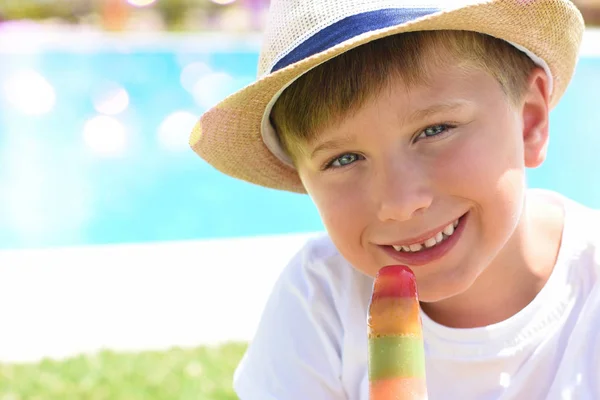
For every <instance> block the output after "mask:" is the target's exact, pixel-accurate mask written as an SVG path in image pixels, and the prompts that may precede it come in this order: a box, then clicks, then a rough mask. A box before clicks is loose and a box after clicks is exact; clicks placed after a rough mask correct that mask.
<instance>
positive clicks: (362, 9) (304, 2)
mask: <svg viewBox="0 0 600 400" xmlns="http://www.w3.org/2000/svg"><path fill="white" fill-rule="evenodd" d="M489 1H491V0H487V1H486V0H438V1H432V0H272V1H271V5H270V9H269V19H268V21H267V26H266V28H265V31H264V37H263V46H262V49H261V54H260V58H259V62H258V76H259V77H262V76H264V75H267V74H268V73H269V72H271V70H272V69H273V67H274V66H275V64H276V63H277V62H278V61H279V60H281V59H282V58H283V57H284V56H286V55H287V54H288V53H290V52H291V51H292V50H293V49H294V48H296V47H297V46H298V45H300V44H301V43H303V42H305V41H306V40H307V39H308V38H310V37H311V36H313V35H315V34H316V33H317V32H319V31H321V30H323V29H324V28H326V27H328V26H330V25H331V24H334V23H336V22H338V21H341V20H343V19H344V18H347V17H349V16H353V15H357V14H361V13H367V12H370V11H376V10H384V9H406V10H407V11H408V10H411V9H416V8H427V9H437V10H447V9H451V8H456V7H463V6H466V5H470V4H477V3H487V2H489Z"/></svg>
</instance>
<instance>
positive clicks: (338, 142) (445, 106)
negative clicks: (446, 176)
mask: <svg viewBox="0 0 600 400" xmlns="http://www.w3.org/2000/svg"><path fill="white" fill-rule="evenodd" d="M471 104H472V103H471V102H470V101H465V100H455V101H450V102H445V103H438V104H434V105H432V106H430V107H427V108H423V109H421V110H416V111H414V112H412V113H411V114H410V115H409V116H408V117H406V119H405V120H406V121H407V122H413V121H419V120H423V119H427V118H429V117H431V116H433V115H436V114H439V113H442V112H451V111H456V110H458V109H460V108H463V107H465V106H468V105H471ZM351 143H354V140H353V139H352V138H351V137H349V136H346V137H341V138H336V139H331V140H327V141H325V142H323V143H321V144H319V145H318V146H317V147H315V148H314V150H313V151H312V152H311V154H310V158H311V159H313V158H315V155H316V154H317V153H319V152H321V151H325V150H335V149H339V148H341V147H344V146H347V145H349V144H351Z"/></svg>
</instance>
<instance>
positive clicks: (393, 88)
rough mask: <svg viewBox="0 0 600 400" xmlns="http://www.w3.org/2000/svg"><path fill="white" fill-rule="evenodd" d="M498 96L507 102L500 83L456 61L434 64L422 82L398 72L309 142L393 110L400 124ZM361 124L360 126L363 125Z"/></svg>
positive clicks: (472, 105) (340, 132) (457, 109)
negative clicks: (455, 62) (406, 80)
mask: <svg viewBox="0 0 600 400" xmlns="http://www.w3.org/2000/svg"><path fill="white" fill-rule="evenodd" d="M498 96H502V97H503V99H504V100H506V102H507V103H508V98H507V97H506V96H505V94H504V92H503V90H502V87H501V85H500V83H499V82H498V81H497V80H496V79H495V78H494V77H493V76H491V75H490V74H489V73H487V72H486V71H484V70H483V69H480V68H476V67H466V66H462V65H460V64H451V65H447V66H445V67H444V66H442V65H434V66H432V67H431V69H430V70H429V71H428V74H427V76H426V79H425V80H424V81H423V82H416V83H411V84H408V83H407V82H405V80H403V79H402V77H400V76H395V77H390V80H389V82H388V83H387V84H386V85H385V86H384V87H383V88H382V89H381V90H379V91H378V92H375V93H373V95H371V96H370V97H369V98H368V99H367V100H366V101H365V102H364V103H363V104H362V105H360V106H359V107H358V108H357V109H356V110H353V111H351V112H348V113H346V114H344V115H342V116H340V118H339V119H337V121H336V122H334V123H332V124H328V125H327V126H324V127H323V129H321V130H319V132H318V133H317V134H316V135H315V137H314V140H312V141H311V143H309V144H315V143H318V142H321V141H322V140H323V139H324V138H326V137H328V136H329V135H332V134H333V135H339V134H344V135H346V134H348V133H349V132H352V131H354V130H355V129H354V127H356V123H357V121H361V120H362V121H363V122H364V123H367V124H368V123H369V121H372V120H373V119H375V118H376V119H379V118H382V117H384V116H383V115H382V114H383V113H388V112H393V113H394V114H395V115H396V117H397V120H398V122H399V123H400V124H415V123H417V124H418V123H420V122H423V121H426V120H428V119H429V118H431V117H433V116H434V115H437V114H440V113H444V114H449V113H452V112H455V111H456V112H458V111H459V110H460V109H463V108H465V107H474V106H480V107H485V106H487V105H489V104H490V101H491V99H492V97H495V98H497V97H498ZM363 128H364V127H363Z"/></svg>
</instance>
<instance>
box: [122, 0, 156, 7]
mask: <svg viewBox="0 0 600 400" xmlns="http://www.w3.org/2000/svg"><path fill="white" fill-rule="evenodd" d="M127 3H129V4H131V5H132V6H134V7H146V6H149V5H152V4H154V3H156V0H127Z"/></svg>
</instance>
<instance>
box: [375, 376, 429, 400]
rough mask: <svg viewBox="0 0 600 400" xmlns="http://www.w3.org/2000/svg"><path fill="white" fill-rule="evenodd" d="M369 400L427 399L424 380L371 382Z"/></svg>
mask: <svg viewBox="0 0 600 400" xmlns="http://www.w3.org/2000/svg"><path fill="white" fill-rule="evenodd" d="M370 393H371V396H370V399H371V400H372V399H377V400H424V399H427V389H426V385H425V378H418V377H411V378H392V379H381V380H378V381H375V382H371V386H370Z"/></svg>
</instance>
